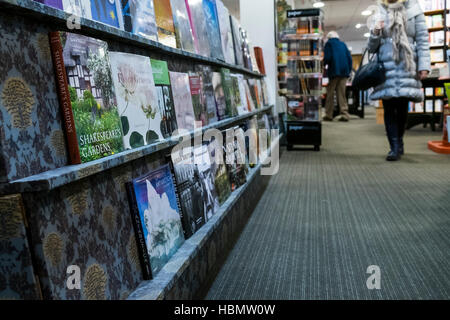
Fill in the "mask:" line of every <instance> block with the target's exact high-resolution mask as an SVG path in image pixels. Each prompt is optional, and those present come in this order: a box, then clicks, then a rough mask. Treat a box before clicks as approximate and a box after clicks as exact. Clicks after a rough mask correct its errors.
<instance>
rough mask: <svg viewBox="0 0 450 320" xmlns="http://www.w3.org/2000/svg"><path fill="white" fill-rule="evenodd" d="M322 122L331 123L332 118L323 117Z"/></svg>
mask: <svg viewBox="0 0 450 320" xmlns="http://www.w3.org/2000/svg"><path fill="white" fill-rule="evenodd" d="M322 120H323V121H333V118H330V117H327V116H325V117H323V118H322Z"/></svg>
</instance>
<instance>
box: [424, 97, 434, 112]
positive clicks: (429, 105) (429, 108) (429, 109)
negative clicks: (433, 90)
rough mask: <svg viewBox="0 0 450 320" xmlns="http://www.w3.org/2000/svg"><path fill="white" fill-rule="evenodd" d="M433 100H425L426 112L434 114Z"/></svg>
mask: <svg viewBox="0 0 450 320" xmlns="http://www.w3.org/2000/svg"><path fill="white" fill-rule="evenodd" d="M433 102H434V101H433V100H425V112H430V113H431V112H433V106H434V103H433Z"/></svg>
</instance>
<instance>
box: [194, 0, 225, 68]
mask: <svg viewBox="0 0 450 320" xmlns="http://www.w3.org/2000/svg"><path fill="white" fill-rule="evenodd" d="M203 11H204V13H205V21H206V35H207V36H208V39H209V45H210V48H211V58H216V59H219V60H222V61H225V59H224V56H223V51H222V40H221V38H220V30H219V20H218V17H217V9H216V4H215V3H214V0H203ZM197 35H200V36H203V34H199V33H197Z"/></svg>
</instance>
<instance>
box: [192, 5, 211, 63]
mask: <svg viewBox="0 0 450 320" xmlns="http://www.w3.org/2000/svg"><path fill="white" fill-rule="evenodd" d="M186 4H187V6H186V8H187V10H188V15H189V18H190V22H191V28H192V31H193V34H194V43H195V46H196V51H197V53H198V54H199V55H202V56H204V57H209V56H210V55H211V47H210V44H209V40H208V36H207V34H208V31H207V26H206V18H205V13H204V12H203V1H201V0H186Z"/></svg>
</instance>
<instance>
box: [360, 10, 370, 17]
mask: <svg viewBox="0 0 450 320" xmlns="http://www.w3.org/2000/svg"><path fill="white" fill-rule="evenodd" d="M361 14H362V15H363V16H370V15H371V14H372V11H371V10H364V11H363V12H361Z"/></svg>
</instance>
